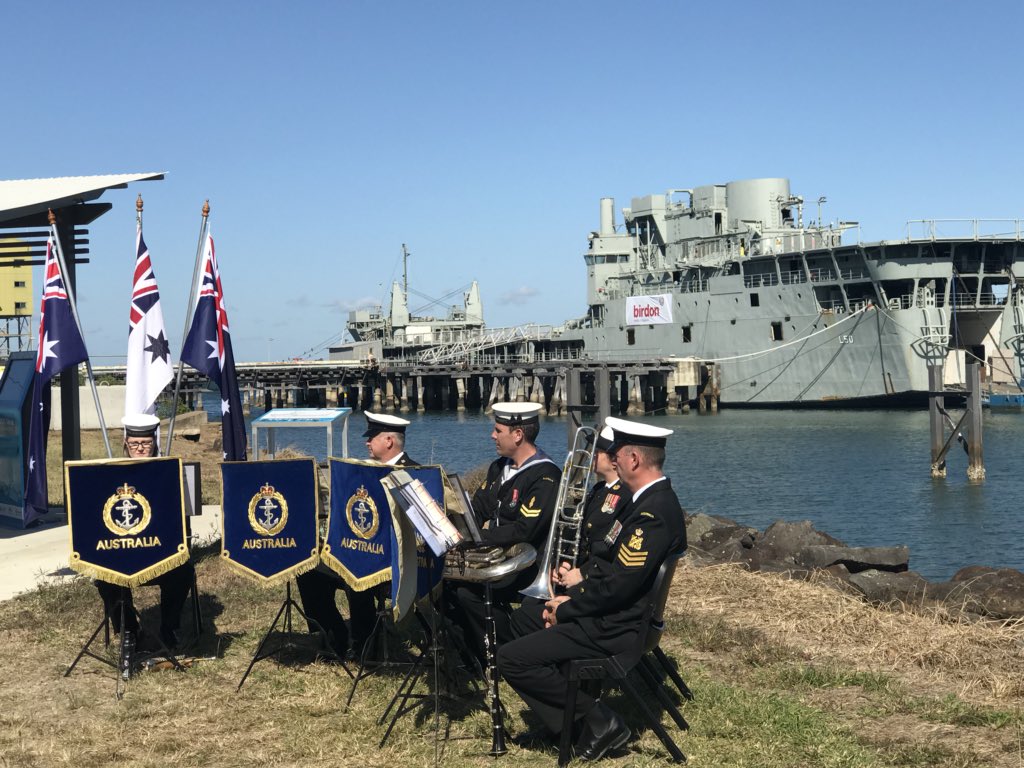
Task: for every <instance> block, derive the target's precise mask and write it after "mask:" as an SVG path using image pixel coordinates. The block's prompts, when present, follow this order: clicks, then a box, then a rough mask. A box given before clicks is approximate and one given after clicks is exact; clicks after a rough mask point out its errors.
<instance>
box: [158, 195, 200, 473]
mask: <svg viewBox="0 0 1024 768" xmlns="http://www.w3.org/2000/svg"><path fill="white" fill-rule="evenodd" d="M209 217H210V201H209V200H207V201H206V202H205V203H203V220H202V222H201V223H200V224H199V244H198V245H197V246H196V263H195V266H193V267H192V287H191V289H190V290H189V294H188V304H186V305H185V330H184V331H183V332H182V334H181V347H180V348H179V350H178V374H177V376H175V378H174V403H173V406H172V408H171V420H170V423H169V424H168V425H167V450H166V451H164V455H165V456H170V455H171V438H172V437H174V419H175V417H176V416H177V415H178V397H179V396H180V395H181V375H182V373H183V372H184V370H185V361H184V360H182V359H181V353H182V352H183V351H184V350H185V339H187V338H188V331H189V326H190V325H191V324H192V312H193V311H194V309H195V307H193V305H194V304H195V303H196V282H197V281H198V279H199V264H200V262H201V261H202V258H203V243H204V242H205V240H206V228H207V226H208V225H209Z"/></svg>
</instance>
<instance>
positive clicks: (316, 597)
mask: <svg viewBox="0 0 1024 768" xmlns="http://www.w3.org/2000/svg"><path fill="white" fill-rule="evenodd" d="M295 583H296V584H297V585H298V588H299V599H300V600H301V601H302V612H303V613H305V614H306V618H307V619H312V620H313V621H315V622H316V623H317V624H318V625H319V627H318V626H315V625H314V624H313V623H312V622H310V624H309V630H310V631H311V632H313V631H316V630H317V629H319V628H320V627H323V629H324V631H325V632H328V633H330V634H331V635H332V636H333V638H334V639H333V642H334V646H335V649H336V650H345V649H347V648H348V647H349V632H348V627H347V626H345V619H343V618H342V616H341V612H340V611H339V610H338V604H337V602H336V597H337V592H338V590H339V589H343V590H345V596H346V597H347V598H348V605H349V613H350V614H351V624H352V638H351V640H352V647H353V648H354V649H355V650H356V652H357V653H358V652H360V651H362V647H363V644H364V643H365V642H366V639H367V638H368V637H369V636H370V632H371V631H373V625H374V622H376V620H377V602H376V595H377V589H379V588H374V589H367V590H364V591H362V592H354V591H352V590H351V589H349V588H348V587H347V586H346V585H345V582H343V581H342V580H341V577H340V576H336V575H334V574H328V573H324V572H323V571H317V570H314V571H308V572H306V573H303V574H302V575H300V576H298V577H296V579H295Z"/></svg>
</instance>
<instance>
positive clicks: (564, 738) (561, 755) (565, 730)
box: [558, 662, 580, 766]
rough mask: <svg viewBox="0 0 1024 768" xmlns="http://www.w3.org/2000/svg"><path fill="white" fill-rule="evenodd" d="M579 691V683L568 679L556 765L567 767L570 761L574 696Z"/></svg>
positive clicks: (574, 708)
mask: <svg viewBox="0 0 1024 768" xmlns="http://www.w3.org/2000/svg"><path fill="white" fill-rule="evenodd" d="M570 664H571V662H570ZM579 689H580V681H579V680H573V679H572V678H571V677H570V679H569V687H568V689H567V690H566V692H565V712H564V714H563V715H562V734H561V738H560V739H559V742H558V765H559V766H563V765H568V764H569V761H570V760H572V725H573V723H574V722H575V720H576V694H577V693H578V692H579Z"/></svg>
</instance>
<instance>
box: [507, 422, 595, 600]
mask: <svg viewBox="0 0 1024 768" xmlns="http://www.w3.org/2000/svg"><path fill="white" fill-rule="evenodd" d="M596 441H597V430H595V429H594V428H593V427H580V428H579V429H577V430H576V434H575V435H574V436H573V440H572V448H571V449H570V450H569V455H568V456H566V457H565V464H564V465H563V467H562V482H561V483H560V485H559V486H558V499H557V500H556V501H555V514H554V517H553V518H552V519H551V528H550V529H549V530H548V540H547V544H546V545H545V547H544V554H543V556H542V557H541V558H540V559H539V560H538V563H539V565H540V569H539V570H538V572H537V578H536V579H534V581H533V583H532V584H531V585H530V586H528V587H526V588H525V589H521V590H519V592H520V594H522V595H525V596H526V597H535V598H537V599H539V600H547V599H549V598H551V597H552V596H553V595H554V590H553V589H552V585H551V570H552V569H553V568H555V567H557V566H558V564H559V563H565V562H567V563H569V564H570V565H572V566H575V565H576V557H577V555H578V554H579V549H580V529H581V528H582V526H583V507H584V506H585V504H586V501H587V491H588V490H589V489H590V481H591V479H592V478H593V476H594V446H595V443H596Z"/></svg>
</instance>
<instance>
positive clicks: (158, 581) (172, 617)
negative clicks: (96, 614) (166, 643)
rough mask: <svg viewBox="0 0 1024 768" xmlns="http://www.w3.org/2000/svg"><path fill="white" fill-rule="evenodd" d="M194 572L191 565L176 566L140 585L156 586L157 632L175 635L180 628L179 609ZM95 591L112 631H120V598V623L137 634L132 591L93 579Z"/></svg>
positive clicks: (137, 624)
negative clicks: (158, 605) (98, 595)
mask: <svg viewBox="0 0 1024 768" xmlns="http://www.w3.org/2000/svg"><path fill="white" fill-rule="evenodd" d="M195 573H196V569H195V566H194V565H192V562H191V561H189V562H186V563H183V564H181V565H179V566H178V567H177V568H174V569H172V570H170V571H168V572H167V573H162V574H160V575H159V576H157V577H156V578H153V579H150V580H149V581H147V582H146V583H145V584H143V585H142V586H144V587H149V586H153V585H156V586H159V587H160V633H161V635H164V636H167V635H168V634H169V633H173V632H177V631H178V627H179V626H181V610H182V608H184V607H185V599H186V598H187V597H188V592H189V590H190V589H192V584H193V581H194V580H195ZM96 589H97V590H99V593H100V597H101V598H103V610H104V611H106V614H107V617H108V618H109V619H110V622H111V624H113V625H114V631H115V632H120V631H121V607H120V601H121V599H122V595H123V596H124V601H125V602H124V616H125V619H124V622H125V627H126V628H127V630H128V631H129V632H138V631H139V621H138V618H137V617H136V615H135V603H134V601H133V600H132V591H131V590H130V589H128V588H125V587H119V586H118V585H117V584H111V583H110V582H109V581H102V580H100V579H97V580H96Z"/></svg>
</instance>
